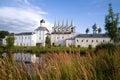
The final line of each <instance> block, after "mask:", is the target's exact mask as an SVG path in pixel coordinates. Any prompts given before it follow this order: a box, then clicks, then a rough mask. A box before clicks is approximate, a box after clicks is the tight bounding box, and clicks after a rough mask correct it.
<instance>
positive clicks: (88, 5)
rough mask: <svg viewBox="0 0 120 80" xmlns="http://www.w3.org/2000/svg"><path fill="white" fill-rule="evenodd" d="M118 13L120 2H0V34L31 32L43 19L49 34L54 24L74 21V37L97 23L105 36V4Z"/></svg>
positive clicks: (94, 0) (28, 0) (29, 0)
mask: <svg viewBox="0 0 120 80" xmlns="http://www.w3.org/2000/svg"><path fill="white" fill-rule="evenodd" d="M109 3H112V6H113V10H114V12H115V13H120V0H0V30H8V31H10V32H15V33H18V32H26V31H34V29H35V28H37V27H38V26H39V21H40V20H41V19H45V21H46V26H47V28H48V29H50V30H51V28H52V26H53V24H54V22H55V21H56V22H60V23H61V22H62V21H64V24H65V23H66V21H67V20H68V21H69V23H70V22H71V20H73V21H74V24H75V26H76V31H77V33H85V29H86V28H87V27H89V28H90V30H91V32H92V29H91V26H92V25H93V24H94V23H97V24H98V25H99V26H100V27H101V28H102V29H103V32H104V17H105V15H106V14H108V4H109Z"/></svg>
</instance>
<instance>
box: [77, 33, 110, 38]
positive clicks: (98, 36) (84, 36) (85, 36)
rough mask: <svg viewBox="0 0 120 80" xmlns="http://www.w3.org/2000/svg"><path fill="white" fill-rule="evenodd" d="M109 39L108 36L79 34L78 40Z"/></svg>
mask: <svg viewBox="0 0 120 80" xmlns="http://www.w3.org/2000/svg"><path fill="white" fill-rule="evenodd" d="M79 37H81V38H108V36H107V35H106V34H79V35H78V36H76V38H79Z"/></svg>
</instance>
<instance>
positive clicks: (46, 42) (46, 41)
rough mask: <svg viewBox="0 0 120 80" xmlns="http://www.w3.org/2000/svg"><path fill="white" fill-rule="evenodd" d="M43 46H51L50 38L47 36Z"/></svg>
mask: <svg viewBox="0 0 120 80" xmlns="http://www.w3.org/2000/svg"><path fill="white" fill-rule="evenodd" d="M45 46H47V47H50V46H51V40H50V36H47V37H46V40H45Z"/></svg>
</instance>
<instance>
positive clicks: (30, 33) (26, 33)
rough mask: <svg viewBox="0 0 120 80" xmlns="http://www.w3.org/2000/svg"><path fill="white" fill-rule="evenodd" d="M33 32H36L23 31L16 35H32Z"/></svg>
mask: <svg viewBox="0 0 120 80" xmlns="http://www.w3.org/2000/svg"><path fill="white" fill-rule="evenodd" d="M32 34H34V32H22V33H18V34H15V35H32Z"/></svg>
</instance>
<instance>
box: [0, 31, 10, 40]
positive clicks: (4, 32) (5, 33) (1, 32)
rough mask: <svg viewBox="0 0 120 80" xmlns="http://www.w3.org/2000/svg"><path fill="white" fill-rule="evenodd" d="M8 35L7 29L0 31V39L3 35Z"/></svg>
mask: <svg viewBox="0 0 120 80" xmlns="http://www.w3.org/2000/svg"><path fill="white" fill-rule="evenodd" d="M7 35H9V32H8V31H0V39H3V38H5V36H7Z"/></svg>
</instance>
